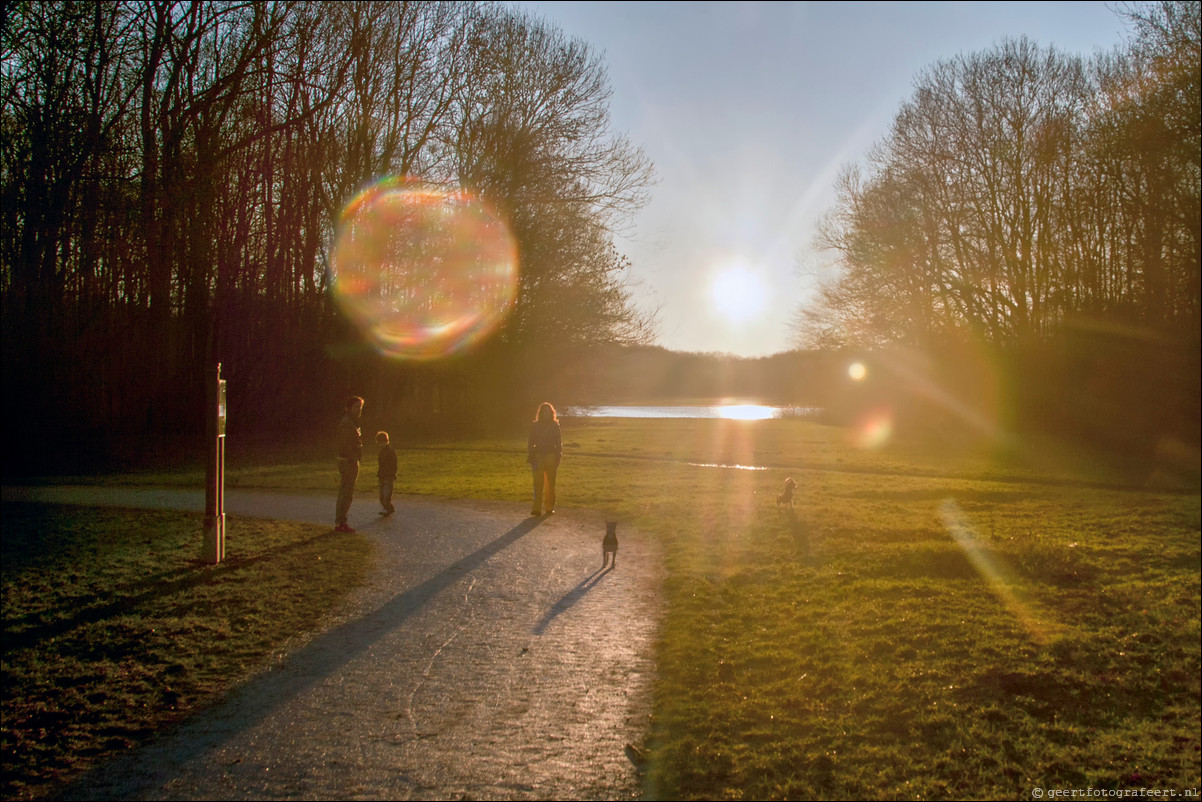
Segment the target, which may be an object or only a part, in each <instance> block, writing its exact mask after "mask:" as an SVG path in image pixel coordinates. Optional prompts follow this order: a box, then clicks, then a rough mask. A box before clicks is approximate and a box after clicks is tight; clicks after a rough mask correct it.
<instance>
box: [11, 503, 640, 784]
mask: <svg viewBox="0 0 1202 802" xmlns="http://www.w3.org/2000/svg"><path fill="white" fill-rule="evenodd" d="M18 499H27V500H43V501H69V502H72V503H82V504H93V505H95V504H100V505H112V506H128V507H167V508H177V509H183V510H200V509H203V497H202V495H201V494H200V493H196V492H189V491H177V490H155V489H127V490H115V489H112V488H40V489H31V488H5V489H4V501H6V502H7V501H13V500H18ZM333 507H334V499H333V497H332V496H331V497H330V498H329V499H325V498H312V497H294V496H285V495H276V494H269V493H245V492H230V493H228V494H227V497H226V512H227V513H229V514H234V515H253V516H261V517H270V518H278V519H287V520H298V521H308V522H314V523H320V524H327V523H329V521H330V520H331V518H332V515H333ZM377 509H378V507H377V505H376V504H374V503H372V502H371V501H370V500H369V497H368V496H367V495H366V494H364V495H361V496H359V497H357V498H356V501H355V505H354V507H352V510H351V521H350V523H351V525H352V526H354V527H356V528H357V529H359V531H360V532H361V533H363V534H364V535H366V536H367V537H368V538H369V539H370V540H371V542H372V544H373V546H374V548H375V566H374V570H373V571H372V573H371V575H370V577H369V579H368V581H367V582H366V583H365V585H364V586H363V587H361V588H358V589H356V590H355V591H354V592H353V593H352V594H351V597H350V598H349V599H348V601H347V602H346V603H345V604H344V605H343V606H341V607H340V608H339V609H337V610H336V611H334V612H333V613H332V614H331V615H330V616H329V617H328V618H327V619H326V620H324V621H323V622H322V625H321V626H320V627H319V629H318V631H317V633H316V634H315V635H313V636H312V637H311V638H310V639H309V640H308V641H306V642H298V643H297V644H295V645H294V647H291V648H290V649H289V650H288V653H287V654H284V655H280V656H279V659H278V660H277V661H276V662H275V663H274V664H272V665H270V666H268V667H265V669H264V671H263V672H262V673H261V674H260V675H259V676H258V677H257V678H255V679H253V680H251V681H250V682H249V683H247V684H245V685H243V686H241V687H239V688H236V689H234V690H233V691H231V692H230V693H229V694H228V695H227V696H226V697H225V698H223V700H221V701H220V702H218V703H217V704H216V705H215V706H214V707H212V708H210V709H208V710H206V711H204V712H202V713H200V714H198V715H196V716H194V717H193V718H191V719H189V720H188V721H186V722H184V723H183V724H181V725H179V726H178V727H176V728H174V729H172V730H170V731H167V732H164V733H162V734H161V735H160V736H159V737H157V738H156V739H155V740H154V741H152V742H151V743H150V744H148V745H147V746H145V747H143V748H141V749H138V750H135V751H133V752H131V753H129V754H128V755H125V756H122V757H120V758H118V759H116V760H115V761H114V762H112V763H110V764H108V765H106V766H105V767H103V768H102V769H100V770H98V771H96V772H93V773H92V774H90V775H88V776H86V777H85V778H84V779H83V780H82V781H81V782H79V783H77V784H76V785H75V786H74V787H73V788H72V789H71V791H70V792H69V793H68V795H67V798H73V799H636V798H639V797H640V796H641V795H642V783H641V776H640V773H639V770H638V766H637V765H636V763H635V761H636V760H637V758H638V756H637V754H636V753H634V752H632V751H631V750H630V749H628V748H627V747H628V745H629V744H634V745H636V746H641V745H642V743H643V739H644V737H645V735H646V729H647V724H648V720H649V714H650V704H651V686H652V680H653V678H654V672H655V664H654V659H653V648H654V641H655V637H656V632H657V626H658V623H659V617H660V613H661V610H662V605H661V599H660V596H659V593H660V590H659V589H660V584H661V578H662V574H661V567H660V560H659V555H658V553H657V552H656V550H655V549H654V545H653V544H652V543H651V542H650V541H649V540H648V539H645V538H643V537H641V536H640V535H639V534H638V533H637V532H633V531H631V530H629V529H625V528H624V527H622V526H621V525H619V530H618V534H619V538H620V544H621V546H620V552H619V554H618V562H619V563H620V565H619V566H618V567H617V568H616V569H614V570H606V571H601V537H602V535H604V532H605V527H604V522H603V520H602V519H601V518H600V517H598V516H596V515H594V514H591V513H577V512H573V511H570V510H564V511H561V512H559V513H557V514H556V515H554V516H547V517H543V518H531V517H528V516H526V515H525V512H526V510H525V505H523V504H503V503H484V502H441V501H437V500H430V499H423V498H409V497H402V498H400V499H399V501H398V503H397V513H396V515H394V516H392V517H391V518H380V517H379V516H377V515H376V510H377ZM236 537H237V527H236V524H235V525H232V526H230V527H229V531H228V532H227V538H229V539H232V538H236ZM632 758H633V759H632Z"/></svg>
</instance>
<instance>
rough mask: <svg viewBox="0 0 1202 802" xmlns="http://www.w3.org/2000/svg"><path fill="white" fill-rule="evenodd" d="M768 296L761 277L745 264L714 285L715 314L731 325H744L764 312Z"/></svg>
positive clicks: (717, 277)
mask: <svg viewBox="0 0 1202 802" xmlns="http://www.w3.org/2000/svg"><path fill="white" fill-rule="evenodd" d="M767 300H768V293H767V290H766V289H765V287H764V283H763V281H762V280H761V279H760V277H759V275H758V274H757V273H756V272H755V271H754V270H752V269H751V268H749V267H748V266H747V265H745V264H732V265H730V266H728V267H725V268H723V269H722V270H720V271H719V272H718V273H717V274H715V276H714V278H713V281H712V282H711V284H710V302H711V303H712V304H713V308H714V310H715V311H716V312H717V313H718V314H719V315H721V316H722V317H723V318H725V319H726V320H727V321H729V322H731V323H742V322H744V321H747V320H750V319H751V318H753V317H756V316H757V315H759V314H760V313H762V312H763V311H764V307H765V305H766V303H767Z"/></svg>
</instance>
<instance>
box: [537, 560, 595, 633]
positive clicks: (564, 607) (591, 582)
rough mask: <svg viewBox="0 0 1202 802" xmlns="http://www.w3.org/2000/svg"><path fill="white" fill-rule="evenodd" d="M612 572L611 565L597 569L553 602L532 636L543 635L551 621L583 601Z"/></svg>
mask: <svg viewBox="0 0 1202 802" xmlns="http://www.w3.org/2000/svg"><path fill="white" fill-rule="evenodd" d="M612 570H614V567H613V565H610V566H609V567H608V568H598V569H597V570H596V571H593V573H592V574H591V575H590V576H588V577H586V578H585V579H583V580H581V582H580V584H578V585H577V586H576V587H574V588H572V589H571V590H569V591H568V592H567V593H565V594H564V595H563V598H561V599H560V600H559V601H557V602H555V604H553V605H551V609H550V610H547V612H546V614H545V615H544V616H543V617H542V619H540V620H539V622H538V623H537V624H535V626H534V630H533V632H534V634H535V635H541V634H543V632H545V631H546V629H547V627H548V626H549V625H550V624H551V622H552V621H554V620H555V619H556V618H558V617H559V616H560V615H561V614H562V613H565V612H567V611H568V610H570V609H571V608H572V605H574V604H575V603H576V602H578V601H580V600H581V599H583V598H584V594H586V593H588V592H589V591H590V590H592V589H593V587H594V586H595V585H596V584H597V583H598V582H600V581H601V578H602V577H604V576H605V575H606V574H608V573H609V572H610V571H612Z"/></svg>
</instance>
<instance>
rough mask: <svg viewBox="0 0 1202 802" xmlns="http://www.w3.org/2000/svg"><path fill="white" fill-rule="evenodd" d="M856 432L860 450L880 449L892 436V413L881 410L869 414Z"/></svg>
mask: <svg viewBox="0 0 1202 802" xmlns="http://www.w3.org/2000/svg"><path fill="white" fill-rule="evenodd" d="M856 431H857V435H856V441H857V442H858V443H859V445H860V448H868V449H874V448H880V447H881V446H883V445H885V443H888V442H889V438H891V437H892V436H893V411H892V410H888V409H882V410H877V411H876V412H873V413H871V414H869V415H868V416H867V417H866V418H864V420H862V421H861V422H860V425H859V426H858V427H857V429H856Z"/></svg>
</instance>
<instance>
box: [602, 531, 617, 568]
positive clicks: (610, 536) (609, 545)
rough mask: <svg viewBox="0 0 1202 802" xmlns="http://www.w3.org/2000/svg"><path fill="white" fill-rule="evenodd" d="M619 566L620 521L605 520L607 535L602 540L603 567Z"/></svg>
mask: <svg viewBox="0 0 1202 802" xmlns="http://www.w3.org/2000/svg"><path fill="white" fill-rule="evenodd" d="M606 563H608V564H609V567H610V568H617V567H618V522H617V521H606V522H605V537H604V538H603V539H602V540H601V567H602V568H604V567H605V565H606Z"/></svg>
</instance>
